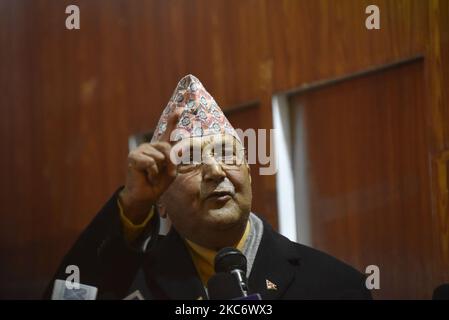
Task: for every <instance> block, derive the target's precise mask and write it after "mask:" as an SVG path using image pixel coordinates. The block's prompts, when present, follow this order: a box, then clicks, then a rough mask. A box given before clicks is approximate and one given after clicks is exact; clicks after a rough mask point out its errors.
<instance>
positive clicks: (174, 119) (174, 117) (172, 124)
mask: <svg viewBox="0 0 449 320" xmlns="http://www.w3.org/2000/svg"><path fill="white" fill-rule="evenodd" d="M181 113H182V110H180V109H177V110H175V111H174V112H172V113H171V114H170V116H169V117H168V119H167V128H166V129H165V132H164V133H163V134H162V136H161V137H160V139H159V141H161V142H167V143H172V142H173V141H171V140H170V135H171V133H172V131H173V130H174V129H175V128H176V125H177V124H178V122H179V117H180V116H181Z"/></svg>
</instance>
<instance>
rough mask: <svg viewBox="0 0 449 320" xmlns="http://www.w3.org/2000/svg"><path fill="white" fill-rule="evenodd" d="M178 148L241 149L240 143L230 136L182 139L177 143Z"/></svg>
mask: <svg viewBox="0 0 449 320" xmlns="http://www.w3.org/2000/svg"><path fill="white" fill-rule="evenodd" d="M177 144H178V145H179V146H185V147H187V146H189V147H192V146H193V147H198V148H201V149H204V148H206V147H209V146H212V147H213V146H222V147H223V146H224V147H226V148H228V147H237V148H242V144H241V142H240V141H239V140H238V139H236V138H235V137H234V136H233V135H230V134H226V133H225V134H213V135H207V136H201V137H189V138H184V139H182V140H181V141H179V142H178V143H177Z"/></svg>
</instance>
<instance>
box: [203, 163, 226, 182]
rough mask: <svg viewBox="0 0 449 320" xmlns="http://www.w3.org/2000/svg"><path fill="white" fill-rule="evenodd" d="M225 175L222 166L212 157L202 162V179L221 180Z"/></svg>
mask: <svg viewBox="0 0 449 320" xmlns="http://www.w3.org/2000/svg"><path fill="white" fill-rule="evenodd" d="M224 177H226V173H225V172H224V170H223V167H222V166H221V164H220V163H218V162H217V161H216V160H215V159H214V158H212V159H208V161H206V162H205V163H204V164H203V178H204V180H215V181H216V180H222V179H223V178H224Z"/></svg>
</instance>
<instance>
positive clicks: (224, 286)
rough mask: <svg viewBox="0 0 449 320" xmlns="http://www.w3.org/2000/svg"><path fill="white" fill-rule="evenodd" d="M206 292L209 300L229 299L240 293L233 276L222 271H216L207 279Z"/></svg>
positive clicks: (238, 295)
mask: <svg viewBox="0 0 449 320" xmlns="http://www.w3.org/2000/svg"><path fill="white" fill-rule="evenodd" d="M207 293H208V295H209V299H210V300H230V299H234V298H235V297H240V296H241V295H242V291H241V289H240V286H239V284H238V282H237V281H236V279H235V277H234V276H233V275H232V274H230V273H224V272H219V273H216V274H214V275H213V276H212V277H211V278H210V279H209V281H208V282H207Z"/></svg>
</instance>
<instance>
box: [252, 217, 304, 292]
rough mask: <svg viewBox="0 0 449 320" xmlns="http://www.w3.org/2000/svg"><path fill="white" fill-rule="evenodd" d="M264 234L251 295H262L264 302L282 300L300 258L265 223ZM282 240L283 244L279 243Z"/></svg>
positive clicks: (253, 275)
mask: <svg viewBox="0 0 449 320" xmlns="http://www.w3.org/2000/svg"><path fill="white" fill-rule="evenodd" d="M263 223H264V232H263V235H262V239H261V241H260V245H259V249H258V252H257V255H256V259H255V261H254V264H253V268H252V271H251V274H250V277H249V280H248V281H249V283H248V285H249V289H250V292H251V293H260V294H261V296H262V299H263V300H274V299H280V298H282V296H283V294H284V293H285V291H286V290H287V289H288V287H289V286H290V284H291V283H292V282H293V280H294V277H295V272H296V268H295V265H297V264H298V263H299V262H298V261H299V257H298V256H297V255H296V254H295V252H294V250H292V248H290V247H287V248H286V247H285V239H281V238H280V237H282V236H280V235H278V234H275V232H274V231H273V229H272V228H271V226H269V225H268V224H267V223H266V222H265V221H263ZM280 240H282V242H283V243H282V244H280V243H278V242H279V241H280Z"/></svg>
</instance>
